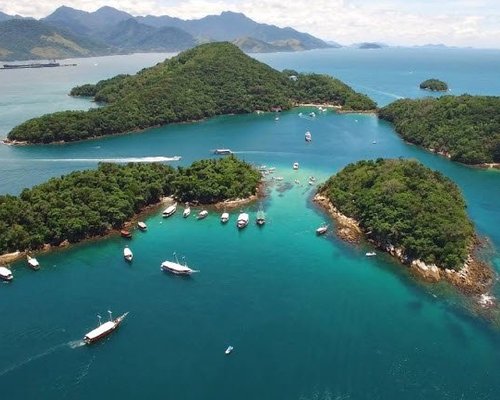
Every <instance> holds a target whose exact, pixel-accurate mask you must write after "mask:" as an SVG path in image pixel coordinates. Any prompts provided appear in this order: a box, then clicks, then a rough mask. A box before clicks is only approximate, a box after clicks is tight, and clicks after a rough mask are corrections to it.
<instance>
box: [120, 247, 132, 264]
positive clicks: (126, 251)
mask: <svg viewBox="0 0 500 400" xmlns="http://www.w3.org/2000/svg"><path fill="white" fill-rule="evenodd" d="M123 258H125V260H126V261H129V262H130V261H132V259H133V258H134V254H133V253H132V250H130V248H129V247H128V246H125V248H124V249H123Z"/></svg>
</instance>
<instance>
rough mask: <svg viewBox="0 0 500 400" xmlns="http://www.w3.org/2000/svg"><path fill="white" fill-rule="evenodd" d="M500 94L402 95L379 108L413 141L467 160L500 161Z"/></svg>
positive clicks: (474, 161) (404, 136) (434, 150)
mask: <svg viewBox="0 0 500 400" xmlns="http://www.w3.org/2000/svg"><path fill="white" fill-rule="evenodd" d="M498 110H500V97H496V96H470V95H462V96H443V97H440V98H438V99H434V98H426V99H416V100H411V99H402V100H397V101H395V102H393V103H391V104H389V105H387V106H385V107H383V108H381V109H380V110H379V117H380V118H382V119H385V120H387V121H389V122H392V123H393V124H394V128H395V129H396V132H397V133H398V134H399V135H401V137H402V138H403V139H404V140H406V141H408V142H410V143H414V144H417V145H419V146H422V147H424V148H426V149H428V150H430V151H433V152H436V153H439V154H442V155H444V156H446V157H449V158H450V159H451V160H453V161H458V162H461V163H464V164H470V165H478V164H498V163H500V113H499V112H498Z"/></svg>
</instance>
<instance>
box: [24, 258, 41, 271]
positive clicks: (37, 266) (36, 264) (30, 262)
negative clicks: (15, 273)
mask: <svg viewBox="0 0 500 400" xmlns="http://www.w3.org/2000/svg"><path fill="white" fill-rule="evenodd" d="M27 258H28V265H29V266H30V267H31V269H34V270H38V269H40V263H39V262H38V260H37V259H36V258H35V257H30V256H27Z"/></svg>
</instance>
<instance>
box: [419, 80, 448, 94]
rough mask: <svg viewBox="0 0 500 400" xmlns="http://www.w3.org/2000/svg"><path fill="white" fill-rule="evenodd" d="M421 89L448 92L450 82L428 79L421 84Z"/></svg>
mask: <svg viewBox="0 0 500 400" xmlns="http://www.w3.org/2000/svg"><path fill="white" fill-rule="evenodd" d="M420 89H424V90H430V91H431V92H446V91H448V84H447V83H446V82H443V81H440V80H439V79H427V80H425V81H423V82H422V83H421V84H420Z"/></svg>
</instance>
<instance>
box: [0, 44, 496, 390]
mask: <svg viewBox="0 0 500 400" xmlns="http://www.w3.org/2000/svg"><path fill="white" fill-rule="evenodd" d="M163 57H164V56H163V55H159V54H155V55H135V56H119V57H118V56H116V57H104V58H99V59H86V60H78V61H77V62H78V64H79V66H78V67H76V68H75V69H71V68H65V69H60V70H55V69H54V70H52V69H50V70H49V69H47V70H28V71H0V72H2V74H0V93H1V94H0V103H1V105H2V107H1V108H0V116H1V118H0V121H1V122H0V136H2V135H3V136H4V135H5V134H6V133H7V132H8V130H9V129H10V128H11V127H13V126H14V125H15V124H17V123H19V122H21V121H23V120H24V119H26V118H30V117H33V116H36V115H39V114H41V113H43V112H48V111H54V110H60V109H65V108H82V109H85V108H87V107H89V106H90V105H91V104H90V103H89V102H87V101H86V100H82V99H71V98H69V97H68V96H67V92H68V90H69V88H70V87H72V86H73V85H75V84H80V83H83V82H92V81H96V80H98V79H102V78H106V77H110V76H113V75H115V74H116V73H123V72H134V71H136V70H138V69H140V68H142V67H144V66H147V65H151V64H153V63H155V62H157V61H160V60H161V59H162V58H163ZM257 58H259V59H260V60H263V61H265V62H266V63H269V64H270V65H272V66H274V67H276V68H280V69H281V68H293V69H296V70H298V71H316V72H324V73H329V74H332V75H335V76H337V77H339V78H341V79H343V80H345V81H346V82H348V83H349V84H350V85H352V86H353V87H355V88H357V89H358V90H361V91H363V92H365V93H367V94H368V95H370V96H371V97H372V98H374V99H375V100H376V101H378V102H379V104H386V103H388V102H390V101H392V100H393V99H394V98H395V96H410V97H417V96H422V95H425V94H426V93H422V92H420V91H419V90H418V89H417V86H418V83H419V82H420V81H421V80H423V79H425V78H428V77H438V78H441V79H443V80H445V81H447V82H448V83H449V84H450V87H451V89H452V93H462V92H469V93H474V94H475V93H478V94H499V93H500V82H499V81H498V79H497V78H498V76H497V75H495V74H496V73H497V71H498V70H499V69H498V67H499V66H500V52H498V51H497V52H494V51H486V50H485V51H479V50H453V49H450V50H445V51H436V50H424V49H419V50H416V49H413V50H410V49H384V50H381V51H360V50H353V49H342V50H322V51H310V52H304V53H289V54H265V55H258V56H257ZM94 64H98V65H94ZM6 73H12V74H13V75H9V76H8V78H5V77H7V75H5V74H6ZM4 78H5V79H4ZM41 82H43V83H41ZM300 111H302V112H304V113H305V112H306V110H305V109H304V110H299V109H295V110H292V111H290V112H286V113H283V114H282V115H281V116H280V119H279V121H275V120H274V115H271V114H263V115H244V116H227V117H219V118H214V119H211V120H207V121H203V122H200V123H193V124H181V125H171V126H168V127H164V128H158V129H152V130H149V131H147V132H144V133H141V134H130V135H124V136H119V137H110V138H105V139H101V140H95V141H89V142H83V143H76V144H69V145H64V146H60V145H57V146H43V147H37V146H33V147H7V146H2V147H0V161H1V164H0V166H1V167H0V168H1V169H2V174H1V175H0V192H1V193H19V192H20V190H22V188H24V187H27V186H32V185H34V184H37V183H40V182H42V181H44V180H46V179H48V178H49V177H51V176H58V175H61V174H63V173H67V172H69V171H72V170H75V169H81V168H93V167H95V166H96V163H97V161H98V160H102V159H109V158H121V159H123V160H124V161H125V160H127V159H130V158H141V157H144V158H147V157H158V156H161V157H169V156H174V155H180V156H182V160H181V161H180V162H177V163H173V165H180V164H182V165H185V164H189V163H191V162H192V161H193V160H196V159H199V158H204V157H207V156H209V155H210V154H209V150H210V149H213V148H217V147H229V148H231V149H233V150H235V151H236V152H237V154H238V156H239V157H242V158H244V159H245V160H248V161H249V162H252V163H255V164H266V165H267V166H275V167H276V168H277V171H276V172H275V176H283V177H284V180H283V181H282V182H281V183H276V182H274V183H272V182H270V186H269V193H268V196H267V197H266V199H265V201H264V202H263V206H264V208H265V210H266V213H267V215H268V223H267V224H266V225H265V226H264V227H263V228H262V229H258V228H257V227H256V226H255V225H254V224H253V221H254V218H255V213H256V210H257V207H258V205H251V206H248V207H245V209H246V210H248V211H249V212H250V215H251V218H252V223H251V224H250V225H249V226H248V227H247V228H246V229H245V230H244V231H241V232H238V231H237V229H236V228H235V226H234V224H235V218H236V215H235V213H232V215H231V218H232V219H231V221H230V222H229V224H228V225H225V226H222V225H220V223H219V220H218V214H217V213H216V212H212V213H211V215H210V216H209V217H208V218H207V219H206V220H203V221H196V220H195V219H194V218H189V219H187V220H184V219H182V217H181V215H180V214H176V215H175V216H173V217H172V218H169V219H168V220H165V219H162V218H161V216H160V215H159V213H155V214H153V215H151V216H150V217H149V218H148V219H147V220H146V222H147V223H148V226H149V229H148V232H146V233H139V232H137V233H136V234H135V236H134V238H133V239H132V241H130V242H127V243H128V244H129V245H130V247H131V248H132V250H133V251H134V254H135V258H134V262H133V263H132V264H131V265H128V264H125V263H124V262H123V259H122V249H123V246H124V245H125V243H126V242H125V241H124V239H121V238H118V237H113V238H109V239H105V240H101V241H94V242H89V243H85V244H81V245H77V246H74V247H73V248H71V249H68V250H62V251H57V252H53V253H50V254H45V255H40V256H39V257H38V258H39V260H40V262H41V264H42V269H41V270H40V271H39V272H37V273H34V272H33V271H31V270H28V269H27V268H26V266H25V265H24V263H23V262H20V263H17V264H16V265H14V274H15V282H14V283H12V284H3V285H0V312H1V315H2V317H3V318H2V322H1V323H0V337H1V338H2V340H1V341H0V354H1V355H2V356H1V357H0V384H1V387H2V391H1V393H2V398H7V399H40V398H57V399H59V398H61V399H88V398H94V399H105V398H109V397H111V396H112V397H113V398H118V397H119V398H122V399H135V398H138V397H140V396H142V397H144V398H150V399H165V398H178V399H236V398H237V399H249V400H250V399H300V400H305V399H497V398H499V397H500V384H499V383H498V377H497V371H498V369H499V368H500V332H499V331H498V329H497V328H495V327H492V326H490V325H489V324H488V323H487V322H485V321H484V320H482V319H481V318H479V317H477V316H475V315H474V314H473V313H471V312H470V311H468V306H467V303H465V304H464V301H463V299H462V298H461V297H460V296H457V295H456V294H454V293H453V292H450V291H449V289H448V288H446V287H442V286H439V285H434V286H433V285H427V286H423V285H421V284H418V283H416V282H414V281H413V280H412V279H411V278H410V277H409V276H408V275H407V273H406V271H405V270H404V268H402V267H401V266H399V265H398V264H397V263H395V262H394V261H392V260H391V259H390V258H389V257H388V256H384V255H379V256H377V257H375V258H370V259H369V258H366V257H364V252H365V251H367V248H364V247H361V248H358V247H353V246H350V245H347V244H345V243H343V242H341V241H340V240H338V239H336V238H335V237H334V236H332V235H329V236H326V237H321V238H318V237H316V236H315V235H314V230H315V229H316V227H317V226H318V225H319V224H320V223H321V222H322V221H323V220H325V218H326V216H325V215H324V214H322V213H321V212H320V211H319V210H317V209H316V208H315V207H314V206H313V205H312V204H311V202H310V197H311V195H312V193H313V191H314V188H311V187H310V186H309V185H307V184H306V183H307V178H308V177H309V176H310V175H314V176H316V177H317V178H318V181H322V180H324V179H326V178H327V177H328V176H329V175H331V174H332V173H335V172H336V171H338V170H339V169H341V168H342V167H343V166H345V165H346V164H347V163H349V162H353V161H356V160H359V159H363V158H377V157H411V158H416V159H419V160H420V161H422V162H423V163H425V164H426V165H428V166H429V167H431V168H434V169H437V170H440V171H442V172H443V173H444V174H445V175H447V176H449V177H450V178H451V179H453V180H454V181H455V182H457V184H458V185H459V186H460V188H461V190H462V191H463V193H464V195H465V198H466V200H467V203H468V207H469V208H468V210H469V215H470V216H471V218H472V219H473V221H474V223H475V224H476V227H477V230H478V232H479V233H480V234H481V235H483V236H486V237H488V238H489V239H490V240H491V242H492V246H493V255H492V257H491V261H492V263H493V264H494V265H495V267H496V268H497V269H499V268H500V259H499V252H498V250H496V249H498V246H499V245H500V232H499V231H498V226H500V205H499V202H498V199H499V198H500V174H499V173H498V172H494V171H481V170H476V169H472V168H469V167H465V166H462V165H459V164H455V163H452V162H450V161H448V160H446V159H444V158H442V157H439V156H436V155H433V154H430V153H427V152H425V151H423V150H421V149H419V148H417V147H415V146H410V145H407V144H405V143H404V142H402V141H401V140H400V139H399V138H398V137H397V135H396V134H395V133H394V131H393V129H392V128H391V126H390V125H389V124H387V123H385V122H381V121H378V120H377V118H375V117H374V116H369V115H337V114H334V113H332V112H327V113H326V114H320V115H318V117H317V118H315V119H305V118H300V117H299V115H298V113H299V112H300ZM306 130H310V131H311V132H312V134H313V142H312V143H310V144H309V145H306V144H305V143H304V139H303V138H304V132H305V131H306ZM373 139H376V141H377V144H376V145H373V144H372V141H373ZM295 161H297V162H299V163H300V166H301V168H300V170H299V171H293V170H292V168H291V166H292V164H293V162H295ZM295 179H298V180H299V181H300V182H301V183H300V185H297V184H294V180H295ZM238 211H239V210H238ZM173 251H176V252H177V253H178V254H182V255H185V256H186V257H187V260H188V262H189V264H190V265H192V266H193V267H194V268H196V269H199V270H200V271H201V272H200V273H199V274H197V275H195V276H193V277H192V278H191V279H182V278H180V279H179V277H173V276H169V275H165V274H162V273H161V272H160V270H159V266H160V263H161V262H162V261H163V260H165V259H168V258H170V257H171V254H172V252H173ZM108 309H111V310H113V311H114V312H115V313H122V312H125V311H130V315H129V317H128V318H127V319H126V320H125V322H124V323H123V326H122V327H121V328H120V330H119V331H118V332H116V333H115V334H113V335H112V336H111V337H109V339H107V340H105V341H103V342H101V343H99V344H97V345H95V346H91V347H86V346H81V345H80V344H81V343H80V339H81V337H82V336H83V335H84V334H85V333H86V332H87V331H88V330H90V329H92V328H93V327H94V326H95V324H96V318H95V315H96V314H98V313H100V314H103V315H104V314H106V310H108ZM228 345H233V346H234V347H235V351H234V353H233V354H232V355H231V356H229V357H227V356H225V355H224V350H225V348H226V347H227V346H228ZM4 396H5V397H4Z"/></svg>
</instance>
